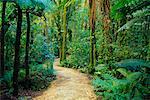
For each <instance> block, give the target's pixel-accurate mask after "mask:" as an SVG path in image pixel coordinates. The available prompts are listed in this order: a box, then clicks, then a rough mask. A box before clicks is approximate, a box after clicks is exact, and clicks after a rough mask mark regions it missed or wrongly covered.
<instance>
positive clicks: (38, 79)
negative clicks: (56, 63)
mask: <svg viewBox="0 0 150 100" xmlns="http://www.w3.org/2000/svg"><path fill="white" fill-rule="evenodd" d="M30 66H32V67H31V70H30V71H31V74H30V82H31V89H32V90H41V89H43V88H46V87H48V86H49V84H50V82H51V81H52V80H54V78H55V75H54V69H53V60H52V59H51V60H47V61H45V63H43V64H37V63H35V64H32V65H30Z"/></svg>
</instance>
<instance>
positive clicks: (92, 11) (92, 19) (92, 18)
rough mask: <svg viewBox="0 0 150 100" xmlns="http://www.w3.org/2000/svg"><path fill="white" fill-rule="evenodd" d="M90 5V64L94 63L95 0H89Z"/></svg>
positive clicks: (93, 64)
mask: <svg viewBox="0 0 150 100" xmlns="http://www.w3.org/2000/svg"><path fill="white" fill-rule="evenodd" d="M89 7H90V16H89V18H90V19H89V22H90V23H89V24H90V66H91V67H93V66H95V65H96V37H95V22H96V1H95V0H89Z"/></svg>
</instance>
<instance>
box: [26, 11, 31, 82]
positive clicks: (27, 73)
mask: <svg viewBox="0 0 150 100" xmlns="http://www.w3.org/2000/svg"><path fill="white" fill-rule="evenodd" d="M26 18H27V33H26V53H25V67H26V80H27V81H28V79H29V43H30V13H29V11H28V10H27V11H26Z"/></svg>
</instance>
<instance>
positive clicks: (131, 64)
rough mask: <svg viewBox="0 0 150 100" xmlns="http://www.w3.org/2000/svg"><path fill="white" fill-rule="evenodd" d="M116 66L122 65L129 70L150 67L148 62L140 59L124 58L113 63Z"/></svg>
mask: <svg viewBox="0 0 150 100" xmlns="http://www.w3.org/2000/svg"><path fill="white" fill-rule="evenodd" d="M115 65H116V66H118V67H123V68H126V69H128V70H131V71H141V70H144V69H143V68H147V69H150V63H148V62H146V61H144V60H140V59H126V60H122V61H121V62H118V63H116V64H115Z"/></svg>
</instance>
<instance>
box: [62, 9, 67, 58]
mask: <svg viewBox="0 0 150 100" xmlns="http://www.w3.org/2000/svg"><path fill="white" fill-rule="evenodd" d="M63 28H64V32H63V40H62V55H61V57H62V58H61V60H65V59H66V37H67V8H66V7H64V15H63Z"/></svg>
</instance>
